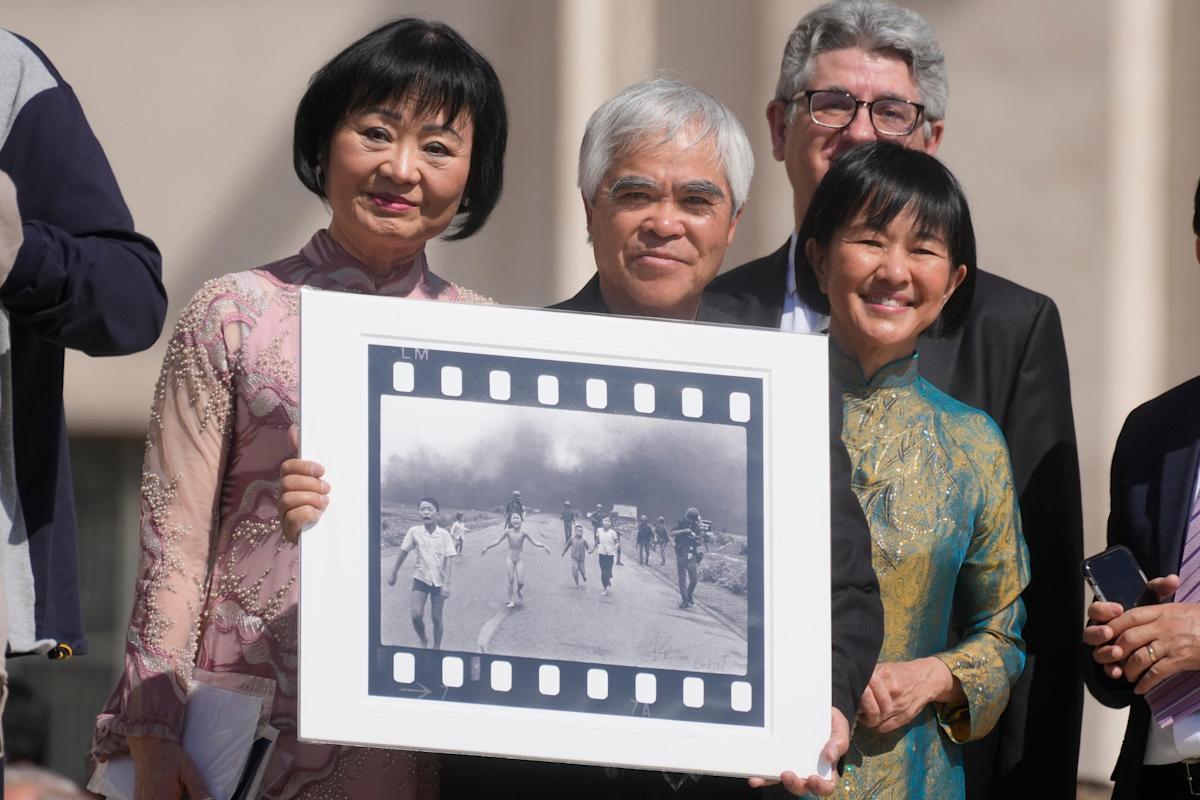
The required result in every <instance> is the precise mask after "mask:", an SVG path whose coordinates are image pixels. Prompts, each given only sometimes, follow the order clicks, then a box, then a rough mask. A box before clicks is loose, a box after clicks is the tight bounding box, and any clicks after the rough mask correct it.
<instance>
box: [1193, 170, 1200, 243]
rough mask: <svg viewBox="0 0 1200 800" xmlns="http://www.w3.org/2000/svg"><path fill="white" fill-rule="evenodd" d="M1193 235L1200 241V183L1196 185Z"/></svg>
mask: <svg viewBox="0 0 1200 800" xmlns="http://www.w3.org/2000/svg"><path fill="white" fill-rule="evenodd" d="M1192 233H1194V234H1196V238H1197V239H1200V183H1197V184H1196V197H1195V198H1194V199H1193V200H1192Z"/></svg>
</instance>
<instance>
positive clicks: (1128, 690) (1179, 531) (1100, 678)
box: [1084, 185, 1200, 800]
mask: <svg viewBox="0 0 1200 800" xmlns="http://www.w3.org/2000/svg"><path fill="white" fill-rule="evenodd" d="M1194 203H1195V205H1194V211H1193V217H1192V230H1193V232H1194V233H1195V234H1196V260H1197V261H1200V185H1197V187H1196V196H1195V201H1194ZM1198 472H1200V378H1193V379H1192V380H1190V381H1188V382H1187V383H1184V384H1181V385H1179V386H1176V387H1175V388H1174V389H1171V390H1170V391H1168V392H1166V393H1165V394H1162V395H1159V396H1158V397H1156V398H1154V399H1153V400H1151V401H1149V402H1148V403H1145V404H1143V405H1141V406H1139V407H1138V408H1136V409H1134V410H1133V412H1132V413H1131V414H1130V415H1129V417H1128V418H1127V419H1126V420H1125V425H1124V427H1123V428H1121V435H1120V436H1119V437H1117V446H1116V450H1115V451H1114V452H1113V460H1112V476H1111V481H1110V483H1109V497H1110V504H1111V505H1110V508H1109V515H1108V543H1109V545H1110V546H1112V545H1118V544H1120V545H1125V546H1126V547H1128V548H1129V549H1130V550H1132V551H1133V554H1134V557H1135V558H1136V559H1137V561H1138V564H1140V565H1141V567H1142V569H1143V570H1145V571H1146V572H1147V573H1148V574H1150V575H1154V576H1163V577H1157V578H1155V579H1154V580H1152V581H1151V582H1150V585H1151V586H1152V587H1153V588H1154V589H1155V590H1156V591H1157V592H1158V594H1159V596H1160V597H1162V598H1164V599H1165V598H1167V597H1169V596H1170V595H1172V594H1174V593H1175V590H1176V589H1177V588H1178V586H1179V576H1178V575H1177V573H1179V572H1181V571H1182V564H1181V559H1182V558H1183V556H1184V548H1185V545H1186V543H1187V533H1188V526H1189V517H1190V516H1191V515H1192V514H1193V513H1194V512H1195V510H1196V503H1197V490H1200V474H1198ZM1177 599H1181V598H1177ZM1124 612H1125V609H1122V608H1121V607H1120V606H1119V605H1117V604H1115V603H1099V602H1097V603H1093V604H1092V605H1091V606H1090V607H1089V608H1088V617H1089V618H1090V619H1091V620H1092V623H1093V624H1092V625H1091V626H1090V627H1088V628H1087V629H1085V630H1084V649H1085V655H1086V656H1091V658H1089V659H1087V666H1086V667H1085V669H1084V676H1085V677H1086V679H1087V684H1088V688H1089V689H1090V690H1091V692H1092V694H1093V695H1094V696H1095V697H1096V699H1097V700H1099V701H1100V702H1101V703H1104V704H1105V705H1107V706H1111V707H1113V708H1124V707H1126V706H1128V707H1129V722H1128V724H1127V726H1126V728H1125V739H1124V741H1123V742H1122V743H1121V755H1120V757H1119V758H1118V759H1117V765H1116V768H1115V769H1114V770H1113V774H1112V778H1113V780H1114V781H1116V787H1115V789H1114V792H1113V798H1114V800H1133V799H1134V798H1141V797H1154V798H1173V797H1189V796H1193V795H1192V794H1191V789H1192V788H1193V787H1194V788H1195V789H1196V790H1197V791H1200V764H1184V763H1181V761H1180V759H1181V757H1182V756H1184V755H1192V754H1190V753H1189V754H1181V753H1179V752H1178V751H1176V750H1175V748H1174V736H1173V730H1172V728H1167V729H1165V730H1163V729H1159V727H1158V726H1157V725H1156V724H1154V722H1153V721H1152V719H1151V715H1150V707H1149V705H1147V703H1146V701H1145V699H1144V698H1143V697H1142V696H1141V695H1142V693H1143V692H1145V691H1146V690H1148V689H1149V688H1151V687H1152V686H1154V685H1156V684H1158V683H1160V682H1161V681H1162V680H1164V679H1166V678H1168V677H1170V676H1171V675H1174V674H1177V673H1180V672H1186V671H1194V670H1200V636H1198V635H1197V634H1196V631H1198V630H1200V604H1198V603H1196V602H1194V597H1193V598H1192V599H1191V601H1189V602H1178V603H1164V604H1162V605H1157V606H1149V607H1145V608H1137V609H1132V610H1130V611H1129V613H1124ZM1093 647H1094V648H1095V649H1094V650H1093ZM1135 689H1136V691H1135ZM1146 762H1149V763H1146Z"/></svg>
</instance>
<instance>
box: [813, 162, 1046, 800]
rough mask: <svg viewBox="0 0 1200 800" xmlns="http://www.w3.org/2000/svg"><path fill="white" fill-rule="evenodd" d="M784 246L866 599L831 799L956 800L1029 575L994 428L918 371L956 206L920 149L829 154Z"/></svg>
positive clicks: (953, 290)
mask: <svg viewBox="0 0 1200 800" xmlns="http://www.w3.org/2000/svg"><path fill="white" fill-rule="evenodd" d="M800 237H801V238H800V241H802V242H805V243H806V244H805V252H806V255H807V257H808V260H809V263H810V264H811V265H812V267H813V271H814V274H815V275H816V276H817V280H818V283H819V284H820V286H821V290H822V291H823V292H824V293H825V294H826V295H827V296H828V298H829V308H830V323H829V333H830V338H831V348H830V350H831V355H830V359H831V372H832V379H833V380H834V381H836V382H837V383H838V384H839V385H840V388H841V390H842V397H843V400H844V403H845V415H844V422H843V428H842V439H843V441H844V442H845V444H846V449H847V450H848V451H849V453H850V460H851V462H852V464H853V466H854V472H853V478H852V480H853V488H854V491H855V493H856V494H857V495H858V499H859V502H861V503H862V507H863V511H864V512H865V514H866V517H867V521H868V523H869V524H870V528H871V538H872V544H873V547H872V561H873V565H874V567H875V572H876V574H877V575H878V576H879V585H880V591H881V594H882V599H883V607H884V642H883V650H882V652H881V653H880V655H879V663H878V664H877V665H876V667H875V672H874V674H873V675H872V678H871V681H870V684H869V686H868V687H867V690H866V691H865V692H864V694H863V698H862V702H861V704H860V707H859V714H858V718H857V720H856V725H855V730H854V732H853V734H852V736H851V741H850V748H849V751H848V752H847V753H846V767H845V771H844V773H843V775H842V776H841V778H840V779H839V780H838V782H837V788H836V790H835V796H838V797H854V798H888V799H889V800H891V799H893V798H894V799H897V800H898V799H899V798H922V797H936V798H939V800H946V799H947V798H961V797H964V796H965V789H964V783H963V771H962V756H961V752H960V745H961V744H962V743H963V742H967V741H971V740H973V739H978V738H979V737H981V736H983V735H984V734H986V733H987V732H988V731H989V730H991V728H992V727H993V726H994V725H995V723H996V721H997V719H998V718H999V716H1000V714H1001V712H1002V711H1003V710H1004V707H1005V705H1007V703H1008V697H1009V692H1010V690H1011V688H1012V686H1013V685H1014V684H1015V683H1016V680H1017V678H1018V676H1019V675H1020V674H1021V670H1022V669H1023V667H1024V663H1025V651H1024V643H1023V642H1022V640H1021V627H1022V625H1023V624H1024V621H1025V609H1024V605H1023V604H1022V602H1021V597H1020V596H1021V591H1022V589H1024V587H1025V586H1026V585H1027V584H1028V583H1029V560H1028V553H1027V551H1026V547H1025V541H1024V539H1023V538H1022V536H1021V527H1020V517H1019V515H1018V513H1017V501H1016V498H1015V494H1014V491H1013V481H1012V469H1011V467H1010V465H1009V457H1008V448H1007V446H1006V444H1005V441H1004V437H1003V435H1002V434H1001V432H1000V429H999V428H998V427H997V426H996V424H995V423H994V422H993V421H992V420H991V418H989V417H988V416H987V415H986V414H984V413H983V412H982V411H979V410H976V409H974V408H971V407H969V406H966V405H964V404H962V403H960V402H958V401H957V400H955V399H954V398H952V397H950V396H949V395H946V394H944V393H943V392H941V391H940V390H938V389H937V388H935V387H934V386H933V385H932V384H930V383H929V382H927V381H926V380H924V379H923V378H922V377H921V376H920V375H919V373H918V363H919V359H918V355H917V353H916V344H917V337H918V335H919V334H920V333H921V332H922V331H924V330H925V329H927V328H933V329H934V330H933V331H932V332H935V333H936V332H937V331H938V330H941V331H948V330H953V328H954V327H955V326H956V325H958V324H961V321H962V320H963V318H964V317H965V316H966V314H967V312H968V311H969V309H970V295H971V290H972V288H973V282H974V272H975V244H974V234H973V232H972V229H971V220H970V213H969V211H968V208H967V203H966V199H965V197H964V196H963V193H962V190H961V189H960V188H959V186H958V184H957V182H956V181H955V180H954V177H953V176H952V175H951V174H950V173H949V171H948V170H946V168H945V167H944V166H942V165H941V163H940V162H938V161H937V160H936V159H934V158H933V157H932V156H929V155H926V154H925V153H922V152H920V151H916V150H908V149H904V148H901V147H898V146H896V145H893V144H891V143H889V142H877V143H873V144H870V145H866V146H864V147H860V148H857V149H855V150H852V151H850V152H849V153H848V154H847V155H845V156H843V157H842V158H841V159H839V160H838V161H837V162H835V164H834V165H833V167H832V168H831V169H830V171H829V173H828V174H827V175H826V177H825V179H824V180H823V182H822V183H821V185H820V186H819V187H818V189H817V191H816V193H815V194H814V196H813V201H812V205H811V206H810V207H809V210H808V213H807V215H806V216H805V219H804V223H803V225H802V227H801V232H800Z"/></svg>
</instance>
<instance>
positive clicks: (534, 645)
mask: <svg viewBox="0 0 1200 800" xmlns="http://www.w3.org/2000/svg"><path fill="white" fill-rule="evenodd" d="M379 402H380V409H379V420H380V427H379V458H380V463H379V473H378V474H379V483H380V485H379V494H378V497H379V506H380V507H379V520H380V523H379V524H380V536H379V547H380V557H379V566H380V581H379V593H380V597H379V608H380V628H381V630H380V639H381V642H382V643H383V644H384V645H391V646H400V647H414V648H415V647H420V648H426V647H429V648H435V649H442V650H447V651H456V652H477V653H487V654H493V655H506V656H521V657H528V658H541V659H553V660H560V661H577V662H589V663H596V664H611V665H624V666H638V667H642V668H653V669H664V670H684V671H689V672H702V673H718V674H731V675H742V674H745V673H746V671H747V636H748V632H747V630H748V619H749V610H748V605H747V583H748V577H749V575H748V569H747V552H748V531H747V528H748V526H747V477H746V476H747V441H746V439H747V432H746V428H745V427H744V426H742V425H737V424H716V423H712V422H703V421H696V420H680V419H669V418H656V417H654V416H646V415H639V414H628V415H626V414H614V413H599V412H596V411H592V410H587V409H584V410H577V409H566V408H559V407H544V406H528V405H509V404H504V403H494V402H475V401H466V400H454V399H447V398H438V397H414V396H407V395H396V394H390V395H383V396H381V397H380V398H379Z"/></svg>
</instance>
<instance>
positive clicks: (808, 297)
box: [705, 243, 1083, 800]
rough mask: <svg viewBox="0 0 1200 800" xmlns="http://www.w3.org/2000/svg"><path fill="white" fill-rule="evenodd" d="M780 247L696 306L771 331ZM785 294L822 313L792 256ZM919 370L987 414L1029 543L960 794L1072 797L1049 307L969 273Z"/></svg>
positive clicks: (1071, 453)
mask: <svg viewBox="0 0 1200 800" xmlns="http://www.w3.org/2000/svg"><path fill="white" fill-rule="evenodd" d="M787 256H788V244H787V243H785V244H784V246H783V247H781V248H780V249H779V250H777V251H775V252H774V253H772V254H771V255H769V256H766V257H765V258H760V259H757V260H756V261H751V262H750V263H748V264H745V265H743V266H740V267H738V268H736V269H733V270H730V271H729V272H727V273H725V274H723V275H720V276H718V277H717V278H716V280H714V281H713V282H712V283H711V284H709V287H708V289H707V290H706V292H705V302H706V303H707V304H709V305H711V306H712V307H713V308H714V309H715V310H718V311H722V312H725V313H727V314H731V315H733V316H736V317H739V318H740V319H742V320H743V321H744V322H746V323H747V324H751V325H761V326H764V327H768V328H777V327H779V321H780V318H781V317H782V315H783V295H784V291H785V289H786V286H787ZM797 256H798V258H799V264H798V266H799V269H798V273H797V275H796V286H797V291H798V293H799V294H800V296H801V297H802V298H803V299H804V301H805V302H807V303H808V304H809V305H810V306H812V307H814V308H821V309H828V307H829V304H828V302H827V300H826V299H825V296H824V295H823V294H822V293H821V291H820V289H819V288H818V287H817V283H816V279H815V277H814V276H813V273H812V270H811V269H809V268H808V266H807V264H806V263H805V262H804V258H803V252H802V251H801V252H798V253H797ZM917 348H918V350H919V352H920V354H921V374H922V375H923V376H924V377H925V378H926V379H927V380H929V381H930V382H931V383H933V384H934V385H935V386H937V387H938V388H939V389H941V390H942V391H944V392H946V393H947V394H949V395H951V396H952V397H955V398H957V399H959V400H961V401H962V402H964V403H966V404H968V405H971V406H974V407H976V408H980V409H983V410H984V411H986V412H987V413H988V414H989V415H990V416H991V417H992V419H994V420H995V421H996V423H997V424H998V425H999V426H1000V428H1001V429H1002V430H1003V431H1004V436H1005V439H1007V441H1008V448H1009V451H1010V453H1011V456H1012V464H1013V472H1014V477H1015V480H1016V487H1017V493H1018V497H1019V501H1020V507H1021V524H1022V528H1023V530H1024V533H1025V540H1026V542H1027V543H1028V545H1029V558H1030V566H1031V572H1032V582H1031V583H1030V584H1029V586H1028V588H1026V590H1025V592H1024V594H1023V598H1024V600H1025V606H1026V609H1027V610H1028V621H1027V622H1026V624H1025V630H1024V634H1023V635H1024V638H1025V644H1026V649H1027V654H1028V658H1027V662H1026V667H1025V672H1024V674H1023V675H1022V676H1021V679H1020V682H1019V683H1018V684H1017V686H1016V687H1015V688H1014V690H1013V693H1012V697H1011V699H1010V700H1009V704H1008V709H1007V710H1006V711H1005V713H1004V716H1003V717H1001V719H1000V722H999V723H998V724H997V726H996V729H995V730H994V731H992V733H991V734H989V735H988V736H987V737H986V738H984V739H983V740H982V741H979V742H973V743H971V744H968V745H967V746H966V747H965V748H964V760H965V762H966V774H967V796H968V797H969V798H971V800H981V798H987V797H990V796H992V795H993V793H995V795H996V796H997V797H1008V796H1013V795H1015V794H1016V793H1018V792H1022V791H1026V790H1027V787H1028V786H1034V785H1036V786H1038V787H1039V788H1040V789H1043V790H1045V791H1046V792H1047V793H1048V795H1049V796H1050V797H1070V798H1073V797H1074V796H1075V789H1076V787H1075V781H1076V768H1077V764H1078V760H1079V726H1080V720H1081V717H1082V714H1083V692H1082V685H1081V680H1080V677H1079V671H1078V669H1077V667H1076V650H1077V647H1078V642H1079V631H1080V625H1081V624H1082V620H1083V600H1082V594H1081V592H1080V591H1079V588H1080V585H1079V581H1080V578H1079V562H1080V560H1081V559H1082V558H1083V512H1082V507H1081V501H1080V494H1079V457H1078V453H1077V450H1076V445H1075V422H1074V418H1073V416H1072V413H1071V385H1070V381H1069V378H1068V373H1067V353H1066V345H1065V343H1064V341H1063V334H1062V323H1061V321H1060V319H1059V316H1058V309H1057V308H1056V307H1055V305H1054V302H1053V301H1052V300H1051V299H1050V298H1048V297H1046V296H1044V295H1041V294H1037V293H1036V292H1032V291H1030V290H1028V289H1025V288H1023V287H1021V286H1018V285H1017V284H1015V283H1013V282H1011V281H1008V280H1005V279H1004V278H1000V277H998V276H996V275H992V274H990V273H987V272H983V271H982V270H981V271H979V273H978V275H977V279H976V285H975V296H974V301H973V303H972V306H971V314H970V317H969V318H968V320H967V323H966V325H965V326H964V327H963V329H962V330H961V331H959V332H958V333H957V334H955V335H953V336H949V337H945V338H931V337H927V336H922V337H921V340H920V342H919V344H918V345H917Z"/></svg>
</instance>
